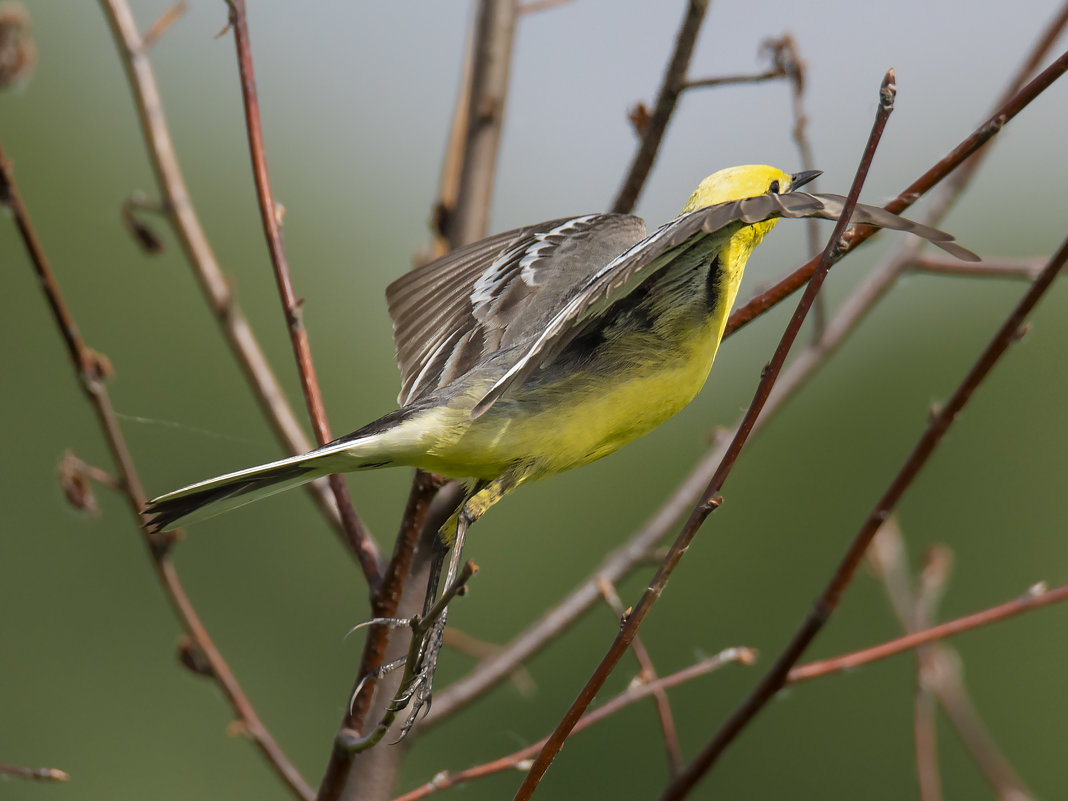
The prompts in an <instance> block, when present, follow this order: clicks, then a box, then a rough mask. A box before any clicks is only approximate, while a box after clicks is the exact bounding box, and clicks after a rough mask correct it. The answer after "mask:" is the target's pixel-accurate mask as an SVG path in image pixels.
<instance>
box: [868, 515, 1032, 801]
mask: <svg viewBox="0 0 1068 801" xmlns="http://www.w3.org/2000/svg"><path fill="white" fill-rule="evenodd" d="M892 522H893V521H892V520H891V521H888V523H887V524H886V525H884V526H883V527H882V528H881V529H880V531H879V534H878V535H877V536H876V537H875V540H874V542H873V543H872V547H871V548H870V549H869V558H870V560H871V561H872V562H873V563H874V565H875V568H876V573H877V575H878V576H879V578H880V579H881V580H882V582H883V584H884V585H885V586H886V588H887V594H888V595H889V597H890V603H891V606H892V607H893V610H894V613H895V614H896V615H897V617H898V619H899V620H900V622H901V624H902V626H903V627H904V628H905V629H906V630H907V631H909V632H912V631H915V630H917V629H920V628H926V627H927V626H929V625H930V620H931V619H932V618H933V608H932V607H933V606H934V602H935V600H936V598H937V596H938V595H940V594H941V591H942V585H943V584H944V582H945V578H946V575H947V574H948V564H949V562H950V561H951V557H950V555H949V553H948V549H947V548H944V547H943V548H938V547H936V548H932V549H931V551H930V552H929V553H928V556H927V563H926V566H925V567H924V569H923V571H922V572H921V581H920V587H919V589H918V591H917V593H916V596H917V597H915V598H914V597H913V593H912V590H911V587H910V579H909V574H908V569H907V567H906V562H905V554H904V551H905V546H904V538H903V537H902V536H901V533H900V531H898V529H897V527H896V526H893V525H890V524H891V523H892ZM1042 591H1045V590H1044V589H1043V590H1042ZM1035 594H1036V588H1032V589H1031V591H1030V592H1029V595H1032V596H1033V595H1035ZM916 653H917V657H918V660H917V668H918V685H919V686H918V688H917V708H918V709H919V707H920V704H919V702H920V700H921V699H925V701H924V707H923V708H924V710H925V712H926V710H927V709H929V708H930V707H931V703H930V700H937V701H938V703H940V704H941V705H942V708H943V709H944V710H945V712H946V717H947V718H949V721H950V723H952V725H953V727H954V729H955V730H956V732H957V735H958V736H959V737H960V739H961V741H962V742H963V743H964V745H965V747H966V748H967V749H968V751H969V752H970V753H971V755H972V758H973V759H974V760H975V762H976V764H977V765H978V766H979V768H980V770H981V771H982V772H983V773H984V774H985V775H986V777H987V780H988V781H989V782H990V785H991V787H993V789H994V790H995V792H996V793H997V795H998V797H999V798H1005V799H1009V798H1014V799H1025V798H1030V797H1031V793H1030V792H1029V791H1028V790H1027V788H1026V785H1025V784H1024V782H1023V780H1022V779H1021V778H1020V776H1019V775H1018V774H1017V773H1016V771H1015V770H1014V769H1013V767H1012V765H1011V764H1010V763H1009V761H1008V760H1007V759H1006V758H1005V756H1004V755H1003V754H1002V753H1001V752H1000V751H999V750H998V748H997V745H996V744H995V743H994V741H993V738H991V736H990V734H989V733H988V732H987V730H986V727H985V726H984V725H983V722H982V720H981V719H980V717H979V713H978V712H977V711H976V709H975V706H974V704H973V703H972V702H971V699H970V698H969V697H968V693H967V691H966V690H965V689H964V681H963V679H962V677H961V671H960V657H959V656H958V655H957V653H956V652H955V651H954V650H952V649H951V648H949V647H947V646H945V645H942V644H937V645H924V646H920V647H918V648H917V652H916ZM918 726H919V721H918V722H917V728H918ZM924 747H930V746H925V745H924V744H922V743H920V742H917V752H918V753H919V752H920V751H921V749H922V748H924ZM936 771H937V768H931V767H930V766H925V769H924V771H922V772H920V773H919V774H918V778H920V780H921V785H920V789H921V796H922V797H923V799H924V801H926V800H927V798H929V797H932V796H933V793H932V792H931V790H930V789H929V787H930V786H934V785H936V781H935V779H937V775H936Z"/></svg>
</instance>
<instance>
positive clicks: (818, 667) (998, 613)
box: [786, 524, 1068, 684]
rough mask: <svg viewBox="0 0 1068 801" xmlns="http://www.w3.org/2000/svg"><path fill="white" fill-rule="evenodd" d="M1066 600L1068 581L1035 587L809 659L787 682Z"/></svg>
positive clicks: (860, 662) (891, 654)
mask: <svg viewBox="0 0 1068 801" xmlns="http://www.w3.org/2000/svg"><path fill="white" fill-rule="evenodd" d="M869 525H870V524H869ZM1066 600H1068V584H1064V585H1061V586H1059V587H1054V588H1053V589H1051V590H1050V589H1046V588H1045V587H1043V586H1041V585H1039V586H1036V587H1033V588H1031V589H1030V590H1028V592H1027V593H1025V594H1024V595H1021V596H1020V597H1019V598H1014V599H1013V600H1011V601H1006V602H1005V603H1003V604H999V605H998V606H992V607H990V608H989V609H984V610H982V611H981V612H973V613H972V614H970V615H965V616H964V617H959V618H956V619H954V620H949V621H947V622H945V623H940V624H938V625H937V626H931V627H930V628H926V629H923V630H921V631H915V632H912V633H911V634H906V635H904V636H903V637H898V638H896V639H893V640H890V641H889V642H884V643H880V644H879V645H873V646H872V647H870V648H864V649H862V650H860V651H854V652H853V653H849V654H843V655H841V656H835V657H831V658H830V659H821V660H819V661H818V662H809V663H808V664H805V665H799V666H798V667H795V668H792V669H790V671H789V672H788V673H787V675H786V682H787V683H789V684H797V683H799V682H802V681H808V680H809V679H815V678H819V677H821V676H825V675H827V674H828V673H837V672H839V671H843V670H851V669H852V668H855V667H859V666H860V665H865V664H867V663H868V662H875V661H876V660H879V659H886V658H887V657H889V656H894V655H895V654H900V653H902V652H904V651H911V650H913V649H914V648H918V647H920V646H922V645H926V644H927V643H932V642H935V641H936V640H944V639H945V638H946V637H952V636H954V635H957V634H961V633H962V632H965V631H970V630H971V629H977V628H981V627H982V626H989V625H990V624H991V623H996V622H998V621H999V620H1005V619H1007V618H1010V617H1014V616H1016V615H1019V614H1022V613H1024V612H1029V611H1031V610H1032V609H1038V608H1039V607H1043V606H1050V605H1052V604H1056V603H1061V602H1063V601H1066Z"/></svg>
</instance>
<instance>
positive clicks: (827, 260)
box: [515, 70, 895, 801]
mask: <svg viewBox="0 0 1068 801" xmlns="http://www.w3.org/2000/svg"><path fill="white" fill-rule="evenodd" d="M893 80H894V75H893V70H890V71H889V72H887V73H886V76H885V77H884V78H883V82H882V85H881V86H880V89H879V98H880V103H879V110H878V113H877V115H876V118H875V123H874V124H873V126H872V131H871V135H870V137H869V139H868V144H867V146H866V147H865V148H864V154H863V156H862V157H861V160H860V165H859V166H858V168H857V174H856V176H855V178H854V180H853V186H852V187H851V188H850V191H849V195H848V196H847V198H846V202H845V205H844V207H843V210H842V215H841V217H840V219H839V220H838V222H837V223H836V224H835V226H834V231H833V232H832V234H831V238H830V240H829V241H828V244H827V247H826V249H825V250H824V251H823V255H822V256H821V258H820V262H819V266H818V267H817V269H816V271H815V273H813V275H812V279H811V281H809V285H808V287H807V288H806V289H805V293H804V295H802V297H801V301H800V302H799V303H798V305H797V309H796V310H795V312H794V315H793V317H791V318H790V321H789V323H787V325H786V329H785V331H784V332H783V335H782V338H781V339H780V341H779V345H778V347H777V348H776V349H775V354H774V356H772V358H771V361H770V362H769V363H768V365H767V366H766V367H765V368H764V371H763V373H762V375H761V380H760V384H759V386H758V387H757V391H756V394H755V396H754V398H753V401H752V403H751V404H750V406H749V409H748V410H747V412H746V415H745V418H744V419H743V420H742V424H741V425H740V426H739V427H738V431H737V432H736V434H735V436H734V439H733V440H732V442H731V445H730V447H728V449H727V453H726V455H725V457H724V459H723V461H722V462H721V463H720V466H719V468H718V469H717V470H716V474H715V475H714V476H713V478H712V481H711V482H710V483H709V485H708V487H706V488H705V492H704V494H703V495H702V500H701V501H700V502H698V504H697V507H696V508H695V509H694V510H693V512H692V513H691V514H690V518H689V519H688V520H687V521H686V525H685V526H683V529H682V531H681V532H680V534H679V536H678V537H677V538H676V540H675V542H674V544H672V546H671V550H670V551H669V552H668V555H667V556H666V557H665V559H664V561H663V562H662V563H661V565H660V567H659V569H658V570H657V572H656V575H655V576H654V577H653V579H652V581H651V582H650V583H649V587H648V589H646V591H645V592H644V593H643V594H642V597H641V600H640V601H639V602H638V605H637V606H636V607H635V609H634V612H633V613H632V614H631V615H630V616H629V617H628V618H627V621H626V623H625V624H624V625H623V626H622V627H621V630H620V632H619V634H618V635H617V637H616V639H615V641H614V642H613V643H612V646H611V647H610V649H609V651H608V653H607V654H606V655H605V656H604V658H603V659H602V660H601V663H600V664H599V665H598V666H597V669H596V670H595V671H594V674H593V675H592V676H591V677H590V679H589V681H588V682H587V683H586V685H585V686H584V687H583V688H582V690H581V692H580V693H579V696H578V698H577V699H576V700H575V701H574V703H572V705H571V707H570V708H569V709H568V711H567V713H566V714H565V715H564V718H563V719H562V720H561V721H560V724H559V725H558V726H557V728H556V730H555V731H554V732H553V734H552V736H551V737H550V738H549V742H548V743H547V744H546V746H545V748H543V749H542V751H541V753H539V754H538V758H537V759H536V760H535V761H534V764H533V765H532V766H531V769H530V773H528V774H527V776H526V778H525V779H524V781H523V784H522V785H521V786H520V788H519V792H517V793H516V796H515V798H516V801H526V799H528V798H530V796H531V794H533V792H534V790H535V788H536V787H537V785H538V783H539V782H540V781H541V778H542V776H544V775H545V771H546V770H547V769H548V767H549V765H550V764H551V763H552V761H553V759H554V758H555V757H556V754H558V753H559V752H560V749H562V748H563V745H564V741H565V740H566V739H567V737H568V735H569V733H570V731H571V729H572V728H573V727H574V725H575V723H576V722H577V721H578V719H579V717H580V716H581V715H582V713H583V712H584V711H585V709H586V708H587V707H588V706H589V704H590V703H591V702H592V700H593V698H594V696H595V695H596V693H597V691H598V689H600V687H601V686H602V685H603V684H604V682H605V680H606V679H607V678H608V675H609V674H610V673H611V671H612V669H613V668H614V667H615V665H616V664H617V663H618V662H619V659H620V657H621V655H622V653H623V651H624V650H625V649H626V648H627V646H628V644H629V642H630V640H631V639H633V637H634V634H635V633H636V632H637V629H638V627H639V626H640V625H641V623H642V622H643V621H644V619H645V617H646V616H647V615H648V613H649V610H650V609H651V608H652V606H653V604H654V603H655V602H656V600H657V598H659V597H660V594H661V593H662V592H663V589H664V586H665V585H666V584H667V580H668V578H669V577H670V576H671V573H672V572H673V571H674V569H675V567H676V566H677V565H678V563H679V561H680V560H681V559H682V556H683V554H684V553H685V552H686V550H687V548H688V547H689V545H690V543H691V542H692V541H693V538H694V537H695V536H696V535H697V531H698V530H699V529H700V528H701V525H702V524H703V523H704V521H705V520H706V519H707V518H708V516H709V515H710V514H711V513H712V511H713V510H714V509H715V508H716V507H717V506H719V501H718V499H717V498H716V493H718V492H719V491H720V489H721V488H722V487H723V484H724V482H725V481H726V480H727V477H728V476H729V475H730V472H731V469H732V468H733V466H734V464H735V463H736V461H737V459H738V456H739V454H740V453H741V450H742V448H743V447H744V445H745V443H746V441H747V440H748V438H749V434H750V433H751V432H752V430H753V426H754V424H755V422H756V419H757V417H758V416H759V415H760V411H761V409H762V408H763V406H764V403H765V402H766V401H767V398H768V395H769V394H770V392H771V388H772V386H773V385H774V383H775V380H776V378H777V377H778V374H779V371H780V370H781V369H782V366H783V364H784V363H785V361H786V356H787V354H788V353H789V351H790V348H791V346H792V345H793V343H794V340H795V339H796V338H797V334H798V332H799V331H800V329H801V325H802V324H803V323H804V320H805V316H806V315H807V314H808V311H809V309H810V308H811V307H812V302H813V301H814V300H815V297H816V293H817V292H819V290H820V287H821V286H822V285H823V281H824V279H825V278H826V276H827V273H828V272H829V270H830V268H831V265H832V264H833V263H834V262H835V261H837V260H838V259H839V258H841V255H842V253H843V250H844V248H843V247H842V242H841V238H842V235H843V233H844V232H845V229H846V228H847V227H848V225H849V218H850V217H851V216H852V214H853V209H854V208H856V204H857V199H858V198H859V196H860V190H861V187H862V186H863V185H864V179H865V177H866V176H867V173H868V168H869V166H870V165H871V160H872V158H873V157H874V156H875V150H876V148H877V147H878V143H879V140H880V138H881V136H882V132H883V129H884V128H885V126H886V121H887V119H888V118H889V116H890V112H891V111H892V110H893V100H894V94H895V87H894V83H893ZM686 773H687V772H686V771H684V772H683V773H682V774H680V776H679V779H680V780H681V779H682V778H683V777H684V776H685V775H686ZM674 784H675V783H674V782H673V785H674Z"/></svg>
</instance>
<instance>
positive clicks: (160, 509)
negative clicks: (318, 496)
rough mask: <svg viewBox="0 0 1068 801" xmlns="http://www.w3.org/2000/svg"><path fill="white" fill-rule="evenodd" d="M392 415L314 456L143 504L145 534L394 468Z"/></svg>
mask: <svg viewBox="0 0 1068 801" xmlns="http://www.w3.org/2000/svg"><path fill="white" fill-rule="evenodd" d="M405 412H406V410H398V411H397V412H393V413H391V414H388V415H386V416H385V417H383V418H381V419H379V420H376V421H375V422H374V423H371V424H370V425H368V426H365V427H364V428H362V429H360V430H359V431H356V432H355V433H352V434H349V435H348V436H345V437H342V438H341V439H337V440H334V441H333V442H331V443H328V444H326V445H323V446H322V447H321V448H317V449H316V450H314V451H309V452H308V453H304V454H301V455H300V456H291V457H289V458H288V459H279V460H278V461H277V462H269V463H267V464H261V465H258V466H256V467H249V468H247V469H245V470H238V471H237V472H236V473H227V474H226V475H223V476H217V477H215V478H209V479H208V480H207V481H201V482H198V483H196V484H190V485H189V486H188V487H183V488H182V489H180V490H175V491H174V492H168V493H167V494H166V495H161V496H160V497H158V498H154V499H152V500H151V501H149V502H148V503H147V504H146V505H145V508H144V509H143V510H142V514H143V516H144V519H145V525H146V526H147V528H148V530H149V531H152V532H156V531H170V530H171V529H174V528H178V527H179V526H184V525H188V524H189V523H195V522H197V521H199V520H205V519H207V518H209V517H214V516H215V515H218V514H222V513H223V512H228V511H230V510H231V509H236V508H237V507H239V506H244V505H245V504H246V503H252V502H253V501H258V500H260V499H261V498H266V497H267V496H269V495H274V494H275V493H277V492H283V491H285V490H287V489H292V488H293V487H299V486H300V485H301V484H306V483H308V482H309V481H314V480H315V479H317V478H321V477H322V476H328V475H330V474H331V473H347V472H350V471H353V470H370V469H372V468H376V467H386V466H388V465H391V464H397V463H398V462H396V461H395V457H396V455H397V447H396V443H394V442H393V441H392V440H393V439H395V437H391V436H390V435H391V434H393V433H394V432H396V431H397V429H398V426H397V424H398V423H400V422H402V419H403V417H405V416H407V415H406V414H405Z"/></svg>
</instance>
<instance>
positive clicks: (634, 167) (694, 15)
mask: <svg viewBox="0 0 1068 801" xmlns="http://www.w3.org/2000/svg"><path fill="white" fill-rule="evenodd" d="M707 12H708V0H690V1H689V3H687V5H686V13H685V14H684V15H683V18H682V24H681V25H680V26H679V32H678V34H677V35H676V37H675V49H674V50H673V51H672V53H671V59H670V60H669V61H668V67H667V69H666V70H665V71H664V79H663V80H662V81H661V83H660V91H659V92H658V93H657V96H656V104H655V106H654V107H653V113H652V115H650V117H649V119H647V120H645V122H644V124H643V125H642V129H641V141H640V142H639V143H638V151H637V152H636V153H635V154H634V159H633V161H631V164H630V169H629V170H628V171H627V176H626V177H625V178H624V179H623V186H621V187H620V188H619V194H618V195H616V199H615V201H613V203H612V209H611V210H612V211H614V212H620V213H629V212H630V211H631V210H632V209H633V208H634V204H635V203H637V202H638V194H639V193H640V192H641V191H642V187H643V186H644V185H645V179H646V178H648V177H649V172H650V170H652V169H653V161H654V160H655V159H656V154H657V151H658V150H659V149H660V142H661V140H662V139H663V138H664V132H665V131H666V130H667V125H668V122H669V121H670V120H671V115H672V114H673V113H674V111H675V105H676V104H677V103H678V102H679V95H681V94H682V92H683V90H684V89H685V88H686V85H685V84H686V71H687V70H688V69H689V68H690V57H691V56H692V55H693V49H694V45H695V44H697V34H698V33H699V32H700V31H701V23H702V22H704V19H705V14H706V13H707Z"/></svg>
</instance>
